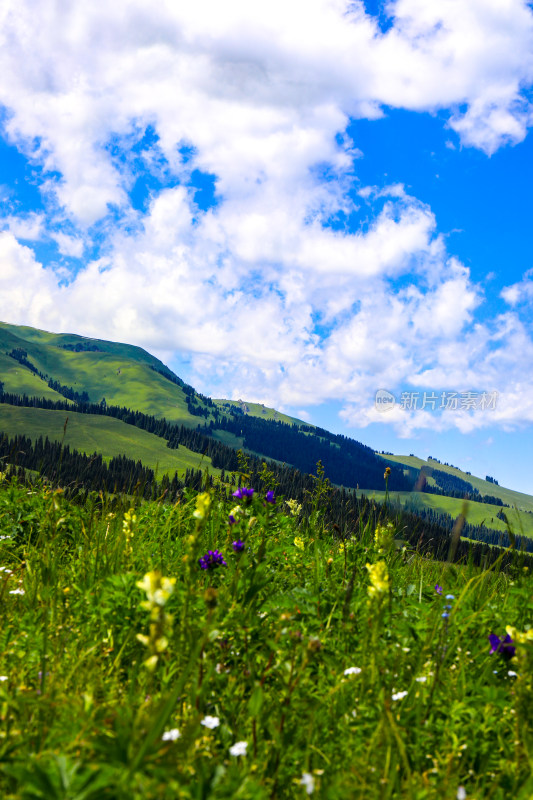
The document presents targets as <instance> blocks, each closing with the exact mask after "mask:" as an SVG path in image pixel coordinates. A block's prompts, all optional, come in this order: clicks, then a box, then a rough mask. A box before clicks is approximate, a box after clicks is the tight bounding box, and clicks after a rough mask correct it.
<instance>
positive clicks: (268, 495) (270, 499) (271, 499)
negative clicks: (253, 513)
mask: <svg viewBox="0 0 533 800" xmlns="http://www.w3.org/2000/svg"><path fill="white" fill-rule="evenodd" d="M265 500H266V501H267V503H271V504H272V505H274V503H275V502H276V498H275V497H274V492H273V491H269V492H267V493H266V497H265Z"/></svg>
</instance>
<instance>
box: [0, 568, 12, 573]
mask: <svg viewBox="0 0 533 800" xmlns="http://www.w3.org/2000/svg"><path fill="white" fill-rule="evenodd" d="M0 572H5V573H6V575H12V574H13V571H12V570H10V569H8V568H7V567H0Z"/></svg>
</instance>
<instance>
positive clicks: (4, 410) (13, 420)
mask: <svg viewBox="0 0 533 800" xmlns="http://www.w3.org/2000/svg"><path fill="white" fill-rule="evenodd" d="M67 417H68V423H67V427H66V431H65V438H64V444H65V445H69V446H70V448H71V449H75V450H78V451H80V452H81V453H85V454H87V455H91V454H92V453H95V452H97V453H101V454H102V456H103V457H104V459H110V458H112V457H113V456H117V455H125V456H127V457H128V458H131V459H133V460H135V461H142V463H143V464H144V466H146V467H149V468H150V469H153V470H154V471H155V472H156V473H157V476H158V477H159V478H160V477H161V476H162V475H163V474H165V473H166V474H168V475H173V474H174V472H177V473H178V474H179V475H181V474H182V473H183V472H185V470H186V469H195V470H197V469H202V470H203V469H205V468H206V467H207V468H209V472H210V473H211V474H218V473H219V470H217V469H214V467H213V466H212V464H211V459H210V458H207V457H205V456H201V455H200V454H198V453H193V452H191V451H190V450H188V449H187V448H185V447H183V446H180V447H179V448H178V449H177V450H170V449H169V448H168V447H167V446H166V442H165V441H164V440H163V439H161V438H160V437H159V436H155V435H154V434H153V433H148V432H147V431H143V430H141V429H140V428H135V427H133V425H127V424H126V423H124V422H121V421H120V420H118V419H113V418H112V417H105V416H94V415H91V414H79V413H77V412H76V411H69V412H68V414H66V413H65V412H64V411H49V410H47V409H42V408H15V407H14V406H10V405H6V404H4V403H2V404H0V431H2V432H4V433H6V434H8V435H9V436H10V437H11V436H16V435H23V436H28V437H29V438H30V439H32V440H35V439H38V438H39V436H48V438H49V439H50V440H51V441H54V440H55V441H61V440H62V439H63V429H64V425H65V420H66V419H67Z"/></svg>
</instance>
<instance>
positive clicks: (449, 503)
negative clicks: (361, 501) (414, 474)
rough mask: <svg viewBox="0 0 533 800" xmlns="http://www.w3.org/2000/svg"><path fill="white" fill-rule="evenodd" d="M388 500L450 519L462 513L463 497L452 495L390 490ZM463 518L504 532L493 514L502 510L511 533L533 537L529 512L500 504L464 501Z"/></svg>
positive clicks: (371, 494) (378, 493)
mask: <svg viewBox="0 0 533 800" xmlns="http://www.w3.org/2000/svg"><path fill="white" fill-rule="evenodd" d="M358 494H366V495H367V496H368V497H375V498H376V500H378V501H379V502H383V500H384V499H385V492H384V491H364V492H358ZM390 499H391V501H396V500H399V501H400V503H401V505H405V504H406V503H408V504H413V503H414V504H416V505H417V506H418V507H419V508H432V509H434V510H435V511H440V512H442V513H443V514H449V515H450V516H451V517H453V518H454V519H455V518H456V517H458V516H459V514H461V513H462V508H463V502H464V501H463V500H461V499H459V498H456V497H446V496H444V495H438V494H430V493H429V492H391V493H390ZM467 509H468V511H467V517H466V521H467V522H469V523H470V524H471V525H481V524H482V523H484V524H485V526H486V527H487V528H493V529H494V530H497V531H502V532H505V531H507V523H506V522H504V521H503V520H501V519H498V517H497V516H496V514H497V513H498V511H500V510H501V511H503V512H504V514H505V515H506V516H507V518H508V520H509V523H510V524H511V529H512V531H513V533H516V534H522V533H523V534H524V535H525V536H528V537H530V538H533V514H528V513H527V512H524V511H518V512H517V510H516V509H515V508H501V506H494V505H490V504H489V503H476V502H474V501H468V506H467Z"/></svg>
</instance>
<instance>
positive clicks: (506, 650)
mask: <svg viewBox="0 0 533 800" xmlns="http://www.w3.org/2000/svg"><path fill="white" fill-rule="evenodd" d="M489 642H490V647H491V650H490V652H491V654H492V653H501V654H502V656H503V657H504V658H512V657H513V656H514V654H515V652H516V648H515V646H514V644H513V640H512V639H511V637H510V635H509V634H507V636H506V637H505V639H500V637H499V636H496V634H495V633H490V634H489Z"/></svg>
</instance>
